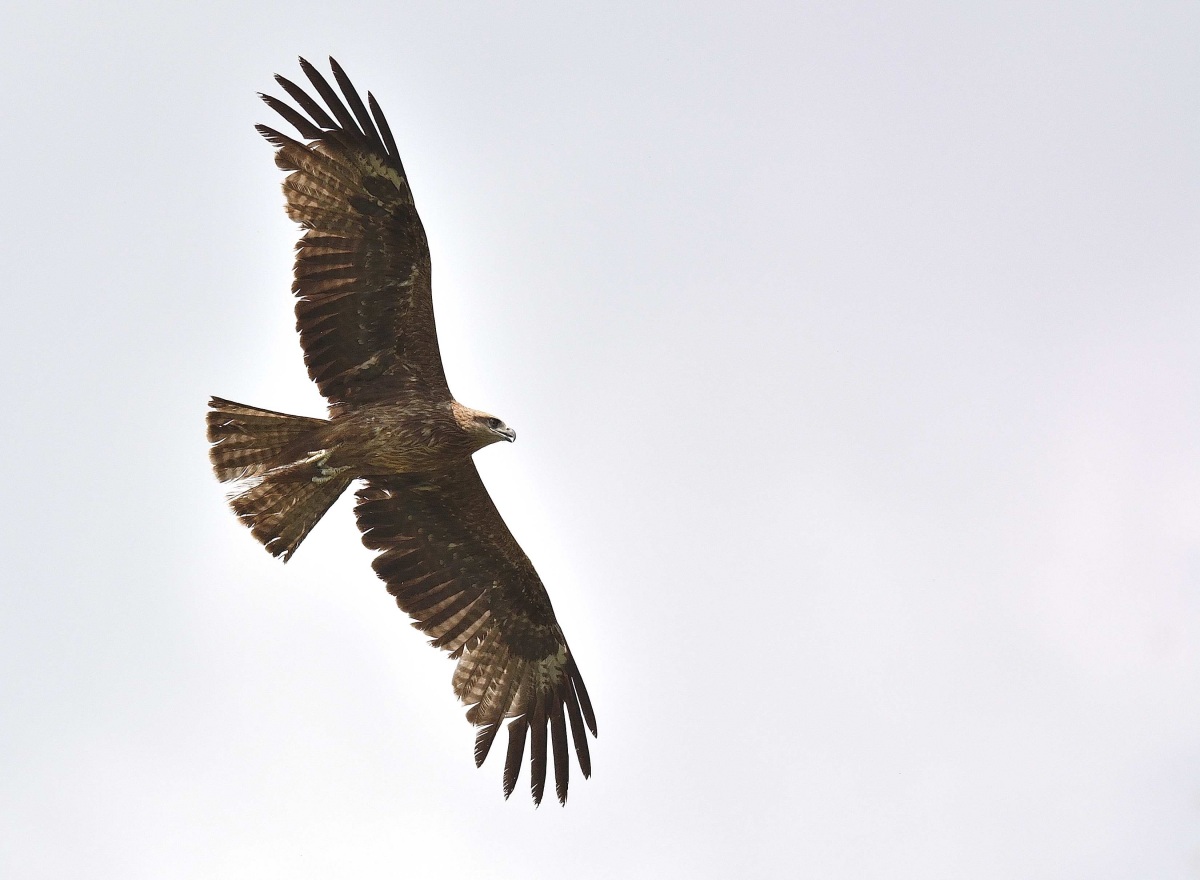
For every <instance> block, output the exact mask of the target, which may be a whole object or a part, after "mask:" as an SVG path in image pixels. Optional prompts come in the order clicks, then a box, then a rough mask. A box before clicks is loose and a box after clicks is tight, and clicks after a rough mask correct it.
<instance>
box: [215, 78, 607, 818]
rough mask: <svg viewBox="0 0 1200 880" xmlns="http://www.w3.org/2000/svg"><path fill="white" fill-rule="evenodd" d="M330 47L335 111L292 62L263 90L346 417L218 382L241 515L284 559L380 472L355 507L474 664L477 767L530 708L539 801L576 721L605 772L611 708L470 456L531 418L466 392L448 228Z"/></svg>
mask: <svg viewBox="0 0 1200 880" xmlns="http://www.w3.org/2000/svg"><path fill="white" fill-rule="evenodd" d="M329 63H330V66H331V67H332V69H333V76H334V79H335V80H336V81H337V85H338V87H339V88H340V90H341V94H342V97H339V96H338V93H337V92H336V91H335V90H334V89H333V88H332V87H331V86H330V84H329V83H328V81H327V80H326V79H325V78H324V77H323V76H322V75H321V74H320V72H318V71H317V69H316V68H315V67H313V65H311V64H309V63H308V62H307V61H305V60H304V59H303V58H301V59H300V67H301V69H302V70H303V71H304V73H305V75H306V76H307V77H308V80H309V82H310V83H311V84H312V87H313V89H315V91H316V94H317V95H319V96H320V98H321V100H323V101H324V105H325V106H324V107H323V106H322V105H321V104H320V103H319V102H318V101H317V100H316V99H315V98H314V97H313V96H312V95H310V94H309V93H308V92H306V91H305V90H304V89H303V88H301V87H300V86H298V85H296V84H295V83H293V82H291V81H289V80H287V79H285V78H284V77H282V76H276V77H275V81H276V82H278V83H279V85H280V86H281V87H282V88H283V89H284V91H286V92H287V93H288V95H289V96H290V97H291V98H292V100H293V101H294V102H295V105H296V106H295V107H293V106H291V105H289V104H287V103H285V102H283V101H281V100H279V99H277V98H273V97H271V96H269V95H261V96H260V97H261V98H262V99H263V101H265V102H266V104H267V106H268V107H270V108H271V109H272V110H274V111H275V112H277V113H278V114H279V115H280V116H282V117H283V118H284V120H285V121H287V122H288V123H289V124H290V125H291V126H292V127H293V128H295V129H296V131H297V132H298V133H299V135H300V140H294V139H292V138H291V137H288V136H287V135H285V134H281V133H280V132H278V131H275V130H274V129H271V128H268V127H266V126H265V125H259V126H257V128H258V131H259V133H260V134H262V135H263V137H265V138H266V139H267V140H268V141H269V142H270V143H271V144H272V145H274V147H275V148H276V152H275V164H276V165H278V166H279V167H280V168H281V169H283V170H284V171H287V172H290V173H289V174H288V176H287V178H286V179H285V180H284V182H283V192H284V194H285V195H286V197H287V214H288V216H289V217H291V218H292V219H293V220H295V221H296V222H297V223H299V224H300V225H301V227H303V229H304V233H303V234H302V235H301V237H300V240H299V242H298V243H297V244H296V270H295V281H294V282H293V284H292V292H293V293H295V295H296V329H297V330H298V331H299V333H300V345H301V347H302V348H303V349H304V363H305V364H306V365H307V366H308V375H309V376H310V377H311V378H312V380H313V381H314V382H316V383H317V387H318V388H319V389H320V391H321V394H322V395H324V396H325V398H326V399H327V400H328V401H329V418H328V419H315V418H307V417H304V416H292V415H286V414H284V413H278V412H273V411H271V410H265V409H259V408H257V407H253V406H245V405H243V404H240V403H233V402H232V401H229V400H223V399H221V398H219V397H214V398H212V399H211V400H210V401H209V407H210V409H209V412H208V440H209V442H210V443H211V444H212V446H211V449H210V457H211V459H212V464H213V469H214V470H215V471H216V474H217V478H218V479H219V480H221V481H222V482H232V483H233V484H234V491H233V494H232V496H231V497H230V504H231V505H232V506H233V509H234V511H235V512H236V513H237V515H238V517H240V518H241V520H242V522H243V523H245V524H246V525H247V526H248V527H249V528H250V531H251V533H252V534H253V535H254V537H255V538H257V539H258V540H259V541H261V542H262V543H263V545H264V546H265V547H266V548H267V550H268V552H270V553H271V554H272V555H274V556H282V557H283V559H284V561H287V559H288V558H289V557H290V556H291V555H292V554H293V553H294V552H296V548H297V547H298V546H299V545H300V542H301V541H303V540H304V538H305V536H306V535H307V534H308V533H309V531H310V530H311V529H312V528H313V526H315V525H316V524H317V521H318V520H319V519H320V518H321V517H322V515H323V514H324V513H325V511H327V510H328V509H329V507H330V505H332V504H333V502H334V501H336V500H337V498H338V496H340V495H341V494H342V492H344V491H345V490H346V488H347V487H349V485H350V484H351V483H352V482H354V481H355V480H362V481H363V486H362V488H360V489H359V490H358V493H357V499H358V501H357V505H356V507H355V509H354V513H355V516H356V517H357V519H358V527H359V529H361V530H362V537H363V543H364V544H366V546H367V547H368V548H370V549H372V550H377V551H380V552H379V554H378V555H377V556H376V557H375V560H374V568H375V572H376V573H377V574H378V575H379V577H380V578H382V579H383V581H384V582H385V583H386V584H387V588H388V592H390V593H391V594H392V595H393V596H395V597H396V603H397V604H398V605H399V606H400V608H401V609H403V610H404V611H406V612H407V613H408V614H409V615H411V616H412V617H413V619H414V620H413V626H415V627H417V628H418V629H420V630H421V631H422V632H424V633H426V634H427V635H428V636H430V637H431V639H432V644H434V645H435V646H437V647H439V648H442V649H444V650H446V651H448V652H450V656H451V657H454V658H456V659H457V660H458V666H457V667H456V669H455V671H454V692H455V693H456V694H458V696H459V698H460V699H461V700H462V701H463V702H464V703H465V704H467V705H468V706H469V707H470V708H469V709H468V711H467V720H468V721H470V722H471V723H472V724H474V725H476V726H477V727H478V731H477V733H476V738H475V763H476V765H481V764H482V763H483V761H484V759H485V758H486V757H487V755H488V751H489V750H490V749H491V747H492V742H493V741H494V740H495V738H496V734H497V733H498V732H499V729H500V725H501V724H502V723H503V722H504V720H505V719H511V720H510V721H509V722H508V725H507V726H508V754H507V757H506V760H505V765H504V796H505V797H506V798H507V797H508V796H509V795H510V794H511V793H512V790H513V787H514V786H515V785H516V782H517V776H518V775H519V773H520V770H521V764H522V763H523V762H524V757H525V740H526V737H527V735H528V738H529V740H530V776H531V779H530V783H531V788H532V790H533V800H534V803H541V800H542V794H543V792H544V789H545V784H546V764H547V755H548V752H549V753H551V754H553V757H554V782H555V789H556V792H557V794H558V799H559V801H561V802H562V803H564V804H565V803H566V800H567V780H568V776H569V771H570V753H569V750H568V747H567V726H568V724H569V725H570V729H571V738H572V740H573V742H574V746H575V754H576V756H577V759H578V761H579V767H580V770H582V772H583V775H584V776H585V777H587V776H590V775H591V757H590V755H589V752H588V739H587V733H586V731H585V725H586V728H587V730H590V731H591V733H592V736H595V735H596V717H595V714H594V713H593V712H592V705H591V701H590V700H589V699H588V694H587V690H586V689H585V688H584V684H583V679H582V678H581V677H580V674H579V669H578V667H577V666H576V665H575V658H574V657H573V656H572V655H571V649H570V648H569V647H567V641H566V639H565V638H564V637H563V633H562V630H561V629H560V628H559V625H558V621H557V620H556V619H555V617H554V609H553V608H551V606H550V597H549V596H548V595H547V594H546V588H545V587H544V586H542V581H541V579H540V578H539V577H538V575H537V572H536V571H534V568H533V564H532V563H530V561H529V557H527V556H526V555H525V553H524V552H523V551H522V550H521V547H520V545H518V544H517V542H516V539H515V538H513V536H512V534H511V533H510V532H509V530H508V528H507V527H506V526H505V525H504V520H503V519H502V518H501V516H500V513H499V511H497V510H496V506H495V505H494V504H493V503H492V499H491V497H490V496H489V495H488V492H487V489H486V488H485V487H484V485H483V482H482V481H481V480H480V478H479V472H478V471H477V470H476V469H475V464H474V462H473V461H472V460H471V455H472V454H473V453H475V452H477V451H478V450H480V449H482V448H483V447H485V446H487V445H489V444H491V443H496V442H499V441H500V440H507V441H510V442H511V441H512V440H514V439H516V434H515V433H514V432H513V430H512V429H511V428H509V427H508V426H507V425H505V424H504V423H503V422H502V421H500V420H499V419H497V418H495V417H494V416H491V415H488V414H487V413H484V412H480V411H478V410H474V409H470V408H469V407H465V406H463V405H462V404H460V403H459V402H458V401H456V400H455V399H454V397H453V395H451V393H450V388H449V386H447V384H446V376H445V373H444V371H443V369H442V361H441V355H440V353H439V351H438V341H437V332H436V330H435V328H434V322H433V298H432V292H431V286H430V265H429V244H428V242H427V240H426V238H425V230H424V228H423V227H422V226H421V220H420V218H419V217H418V216H417V210H416V207H415V206H414V204H413V197H412V192H411V190H410V189H409V186H408V178H407V177H406V176H405V173H404V166H403V165H402V164H401V163H400V154H399V152H398V151H397V149H396V141H395V139H394V138H393V137H392V132H391V129H390V128H389V127H388V124H387V121H386V120H385V119H384V117H383V113H382V112H381V111H380V109H379V105H378V104H377V103H376V102H375V98H374V97H373V96H372V95H371V94H370V93H369V92H368V93H367V104H366V105H365V106H364V104H363V102H362V99H361V98H360V97H359V95H358V92H356V91H355V89H354V87H353V86H352V85H351V84H350V80H349V79H348V78H347V77H346V74H345V72H344V71H343V70H342V68H341V66H340V65H338V63H337V62H336V61H334V60H333V59H332V58H331V59H329ZM343 97H344V99H345V100H344V101H343V100H342V98H343ZM297 107H298V108H299V109H298V110H297V109H296V108H297ZM368 107H369V108H370V110H369V111H368V109H367V108H368ZM331 114H332V115H331ZM547 739H549V741H550V742H549V747H548V745H547Z"/></svg>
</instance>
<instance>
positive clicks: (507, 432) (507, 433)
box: [497, 425, 517, 443]
mask: <svg viewBox="0 0 1200 880" xmlns="http://www.w3.org/2000/svg"><path fill="white" fill-rule="evenodd" d="M497 433H498V434H499V435H500V436H501V437H503V438H504V439H505V440H507V441H508V442H509V443H512V442H513V441H514V440H516V439H517V432H516V431H514V430H513V429H512V428H510V427H508V425H505V426H504V427H503V428H501V429H500V430H499V431H498V432H497Z"/></svg>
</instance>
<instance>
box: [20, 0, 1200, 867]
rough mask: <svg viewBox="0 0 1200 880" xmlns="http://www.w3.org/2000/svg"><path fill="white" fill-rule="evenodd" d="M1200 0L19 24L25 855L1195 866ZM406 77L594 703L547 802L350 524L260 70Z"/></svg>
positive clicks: (346, 11)
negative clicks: (283, 510)
mask: <svg viewBox="0 0 1200 880" xmlns="http://www.w3.org/2000/svg"><path fill="white" fill-rule="evenodd" d="M1197 45H1200V7H1198V6H1197V5H1195V4H1194V3H1185V2H1178V3H1153V2H1137V3H1133V2H1130V3H1099V2H1080V3H1047V2H1043V0H1039V2H1026V3H962V2H945V3H931V2H921V3H909V4H887V3H841V2H839V3H825V4H801V3H795V2H789V3H776V4H766V3H762V4H754V3H744V2H739V3H726V4H713V3H707V4H706V3H644V2H639V3H605V4H569V5H564V4H558V3H541V4H533V3H527V4H520V3H511V4H492V5H483V4H476V3H456V4H444V3H429V4H424V3H405V2H395V0H392V2H387V3H353V2H348V3H329V2H326V3H312V2H308V0H299V2H291V3H287V4H284V3H279V4H241V3H238V4H234V3H229V4H206V5H203V6H201V5H200V4H197V5H195V6H189V7H182V6H180V5H178V4H172V3H161V2H153V3H152V2H142V3H109V4H86V5H85V4H75V5H73V4H63V3H45V4H27V5H25V6H23V7H20V8H18V7H16V6H13V7H12V8H10V9H8V11H7V12H6V13H5V23H4V27H3V31H2V35H0V50H2V51H0V82H2V83H3V95H4V97H3V99H2V105H0V106H2V107H3V113H4V120H5V125H4V137H3V139H2V141H0V159H2V160H3V175H2V176H3V182H2V183H0V241H2V242H3V255H4V264H3V265H4V270H3V277H2V279H0V290H2V296H3V314H4V330H5V332H4V342H3V345H0V366H2V367H3V375H4V377H5V380H6V392H5V394H4V411H5V416H4V429H3V431H2V432H0V462H2V467H3V479H2V481H0V485H3V492H4V504H3V513H2V514H0V517H2V521H0V526H2V528H0V551H2V558H3V575H2V577H3V579H4V585H3V588H2V592H0V713H2V716H3V717H2V723H0V826H2V827H3V828H4V831H3V833H2V834H0V874H2V875H3V876H6V877H21V878H42V877H112V878H123V880H127V878H163V877H170V878H288V880H299V878H328V877H354V878H393V877H402V878H423V877H435V876H436V877H463V876H472V877H483V878H510V877H512V878H543V877H571V878H612V877H653V878H675V877H688V878H708V877H712V878H731V877H793V876H794V877H806V878H807V877H814V878H854V880H859V878H888V880H892V878H921V880H927V878H972V880H974V878H1003V880H1010V878H1087V880H1103V878H1130V880H1141V878H1184V877H1196V876H1200V734H1198V731H1200V296H1198V289H1200V248H1198V246H1197V242H1198V240H1200V161H1198V160H1200V114H1198V111H1200V54H1197V51H1196V47H1197ZM297 54H305V55H306V56H307V57H309V58H311V59H312V60H314V61H316V62H319V63H320V66H321V67H322V68H323V69H327V67H326V62H325V60H324V57H325V56H326V55H327V54H333V55H335V57H337V58H338V59H339V60H340V61H341V62H342V63H343V64H344V65H345V67H346V68H347V70H348V72H349V73H350V75H351V77H352V79H353V80H354V81H355V82H356V84H357V85H358V86H359V87H360V88H361V89H363V90H364V91H365V90H368V89H369V90H371V91H372V92H374V93H375V95H376V96H377V98H378V99H379V100H380V102H381V103H382V105H383V107H384V109H385V111H386V112H387V115H388V117H389V119H390V121H391V125H392V128H393V130H394V131H395V133H396V137H397V140H398V141H399V144H400V149H401V151H402V155H403V157H404V161H405V164H406V166H407V168H408V171H409V174H410V176H411V178H412V184H413V190H414V192H415V194H416V198H417V204H418V207H419V208H420V210H421V213H422V216H423V217H424V220H425V224H426V227H427V229H428V232H429V238H430V240H431V243H432V250H433V258H434V287H435V301H436V306H437V319H438V324H439V329H440V333H441V339H442V351H443V355H444V359H445V361H446V367H447V372H448V373H449V376H450V382H451V386H452V387H453V389H454V390H455V392H456V394H457V396H458V397H459V399H460V400H462V401H463V402H464V403H467V404H468V405H472V406H477V407H480V408H483V409H487V410H489V411H491V412H494V413H496V414H497V415H499V416H500V417H501V418H503V419H505V420H506V421H507V422H508V423H509V424H510V425H512V426H513V427H514V428H515V429H516V430H517V432H518V434H519V440H518V442H517V443H516V445H515V446H511V447H510V446H507V445H505V446H504V447H503V448H500V447H493V448H490V449H488V450H486V451H484V452H483V453H481V454H480V455H479V456H478V462H479V465H480V468H481V470H482V471H483V474H484V477H485V479H486V481H487V483H488V485H489V487H490V488H491V490H492V493H493V495H494V496H495V498H496V501H497V503H498V505H499V507H500V509H501V511H502V512H503V513H504V515H505V517H506V518H507V520H508V522H509V523H510V525H511V527H512V529H513V531H514V532H515V534H516V535H517V537H518V539H519V540H520V541H521V542H522V544H523V546H524V547H525V549H526V550H527V551H528V552H529V555H530V556H531V557H532V558H533V560H534V561H535V563H536V564H537V566H538V568H539V570H540V572H541V574H542V576H543V578H544V580H545V581H546V583H547V585H548V587H549V590H550V593H551V595H552V597H553V600H554V603H555V607H556V609H557V611H558V614H559V618H560V620H561V622H562V625H563V627H564V629H565V630H566V632H567V634H568V637H569V638H570V640H571V643H572V646H573V648H574V650H575V653H576V654H577V655H578V658H579V663H580V666H581V667H582V670H583V673H584V676H585V678H586V680H587V682H588V684H589V687H590V689H591V692H592V696H593V699H594V702H595V705H596V711H597V715H598V718H599V725H600V737H599V739H598V740H597V741H596V742H595V743H594V748H593V754H594V760H595V774H594V776H593V778H592V779H591V780H589V781H586V782H585V781H583V780H582V779H580V778H578V774H576V778H575V780H574V783H573V785H572V788H571V799H570V802H569V804H568V805H567V807H566V808H565V809H563V808H560V807H559V806H558V804H557V803H555V802H553V801H548V802H547V803H546V804H544V805H543V806H542V807H541V808H540V809H538V810H536V811H535V810H534V809H533V807H532V805H531V803H530V801H529V798H528V789H527V779H528V770H527V769H526V772H525V775H524V776H523V778H522V781H521V783H520V784H519V788H518V791H517V793H516V795H514V797H513V798H512V799H511V800H510V801H509V802H505V801H504V800H503V799H502V798H501V791H500V769H501V768H500V763H501V761H500V759H499V758H498V757H497V756H495V755H493V757H492V760H491V761H490V762H489V763H488V764H487V765H485V766H484V768H483V770H476V769H475V768H474V766H473V764H472V761H471V746H472V741H473V732H472V729H471V728H470V727H469V725H468V724H467V723H466V722H465V721H464V720H463V717H462V714H463V713H462V710H461V708H460V707H459V706H458V705H457V703H456V701H455V699H454V697H453V694H452V693H451V690H450V675H451V670H452V663H451V662H450V661H449V660H447V659H446V658H445V657H444V656H442V655H440V654H439V652H436V651H434V650H431V649H430V648H428V647H427V646H425V645H424V644H423V642H424V639H423V638H422V637H421V636H420V634H418V633H417V632H416V631H414V630H412V629H410V628H409V627H408V626H407V625H406V622H405V618H404V616H403V615H402V614H400V613H399V612H398V611H397V610H396V609H395V608H394V606H393V603H392V601H391V599H390V597H389V596H388V595H387V594H386V592H385V591H384V589H383V586H382V585H381V584H380V583H379V582H378V581H377V580H376V579H375V577H374V575H373V574H372V572H371V569H370V553H369V552H368V551H367V550H365V549H364V548H363V547H362V546H361V544H360V543H359V541H358V537H357V533H356V530H355V528H354V525H353V517H352V514H351V505H350V503H349V499H346V500H344V501H343V502H342V503H340V504H339V505H338V506H337V507H335V508H334V509H333V510H332V511H330V513H329V515H328V516H327V518H326V521H324V522H322V524H321V525H320V526H319V527H318V528H317V530H316V531H315V533H314V534H313V535H312V536H311V537H310V538H309V539H308V541H307V542H306V544H305V545H304V546H303V547H302V548H301V549H300V551H299V553H298V554H297V556H296V558H295V559H294V560H293V562H292V563H291V564H289V565H288V566H286V567H284V566H282V565H280V564H279V563H278V562H277V561H275V560H273V559H271V558H270V557H269V556H268V555H267V554H266V553H265V552H263V550H262V549H261V548H260V547H259V546H258V545H257V544H256V543H255V542H254V541H253V540H252V539H251V537H250V535H249V534H248V532H247V531H246V530H245V529H244V528H243V527H242V526H240V525H239V524H238V523H237V521H236V519H235V518H234V516H233V515H232V514H231V513H230V512H229V511H228V509H227V508H226V507H225V504H224V500H223V491H222V488H221V487H220V486H219V485H218V484H217V483H216V481H215V479H214V478H213V477H212V475H211V472H210V470H209V465H208V462H207V459H206V447H205V442H204V429H203V417H204V409H205V400H206V397H207V395H209V394H220V395H222V396H227V397H231V398H233V399H235V400H242V401H245V402H247V403H252V404H257V405H261V406H266V407H270V408H273V409H283V410H290V411H293V412H300V413H303V414H309V415H320V414H322V413H323V408H322V405H321V401H320V399H319V397H318V396H317V394H316V392H315V389H314V388H313V387H312V386H311V384H310V383H309V382H308V380H307V378H306V377H305V374H304V370H303V365H302V362H301V357H300V350H299V347H298V345H297V344H296V340H295V336H294V332H293V329H292V324H293V318H292V314H291V308H292V302H291V296H290V294H289V292H288V285H289V282H290V262H291V244H292V242H293V241H294V239H295V236H296V232H295V229H294V228H293V227H292V226H291V224H290V223H289V222H288V221H287V220H286V218H285V217H284V215H283V212H282V210H281V204H282V196H281V194H280V192H279V188H278V187H279V180H280V177H281V175H280V173H279V172H277V171H276V169H275V168H274V166H273V165H272V162H271V151H270V148H269V147H268V145H267V144H266V143H264V142H263V141H262V140H261V139H260V138H259V137H258V135H257V134H256V133H255V132H254V130H253V128H252V124H253V123H254V122H267V123H270V124H273V125H278V124H280V123H279V122H278V121H277V120H276V119H274V118H273V116H274V114H272V113H271V112H270V111H269V110H268V109H267V108H265V107H264V106H262V105H261V104H259V102H258V101H257V100H256V99H255V97H254V93H255V92H256V91H259V90H264V91H274V92H276V93H279V91H280V90H279V89H277V88H274V84H273V83H272V80H271V75H272V74H273V73H275V72H279V73H283V74H285V75H287V76H289V77H293V78H296V77H299V71H298V68H297V66H296V62H295V56H296V55H297Z"/></svg>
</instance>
